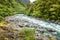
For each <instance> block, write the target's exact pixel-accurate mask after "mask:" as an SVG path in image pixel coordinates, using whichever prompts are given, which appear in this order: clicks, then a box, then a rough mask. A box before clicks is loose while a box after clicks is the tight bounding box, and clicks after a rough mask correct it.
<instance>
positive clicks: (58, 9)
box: [26, 0, 60, 21]
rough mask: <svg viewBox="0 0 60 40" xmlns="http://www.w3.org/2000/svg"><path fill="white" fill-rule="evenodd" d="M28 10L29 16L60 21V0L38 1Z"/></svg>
mask: <svg viewBox="0 0 60 40" xmlns="http://www.w3.org/2000/svg"><path fill="white" fill-rule="evenodd" d="M28 8H29V10H28V12H26V14H27V15H31V16H34V17H39V18H43V19H50V20H58V21H60V0H36V2H34V3H33V4H31V5H30V6H29V7H28ZM28 8H27V9H28Z"/></svg>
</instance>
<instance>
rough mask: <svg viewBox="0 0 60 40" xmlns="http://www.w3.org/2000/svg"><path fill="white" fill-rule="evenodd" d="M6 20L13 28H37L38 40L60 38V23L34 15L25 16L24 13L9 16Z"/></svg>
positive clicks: (55, 39) (58, 39)
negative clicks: (37, 17)
mask: <svg viewBox="0 0 60 40" xmlns="http://www.w3.org/2000/svg"><path fill="white" fill-rule="evenodd" d="M5 21H6V22H8V23H10V24H11V25H12V26H13V28H14V27H17V29H18V30H20V29H19V28H23V27H27V28H32V29H36V31H35V33H36V40H49V39H50V40H60V36H59V35H58V33H60V25H58V24H54V23H48V22H45V21H42V20H38V19H35V18H32V17H28V16H25V15H24V14H17V15H14V16H8V17H6V18H5Z"/></svg>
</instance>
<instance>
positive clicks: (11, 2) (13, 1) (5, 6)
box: [0, 0, 24, 21]
mask: <svg viewBox="0 0 60 40" xmlns="http://www.w3.org/2000/svg"><path fill="white" fill-rule="evenodd" d="M22 11H24V7H23V6H22V5H21V4H20V3H19V2H18V1H17V0H0V21H1V20H2V19H3V18H4V17H6V16H9V15H14V14H16V13H21V12H22Z"/></svg>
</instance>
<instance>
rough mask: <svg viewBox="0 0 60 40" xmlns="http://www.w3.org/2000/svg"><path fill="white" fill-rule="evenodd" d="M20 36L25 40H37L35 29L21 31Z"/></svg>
mask: <svg viewBox="0 0 60 40" xmlns="http://www.w3.org/2000/svg"><path fill="white" fill-rule="evenodd" d="M19 35H22V37H23V38H22V39H23V40H35V30H34V29H29V28H25V29H22V31H20V33H19Z"/></svg>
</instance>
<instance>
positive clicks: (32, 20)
mask: <svg viewBox="0 0 60 40" xmlns="http://www.w3.org/2000/svg"><path fill="white" fill-rule="evenodd" d="M14 18H15V20H16V19H18V20H25V21H27V22H29V23H33V24H38V25H39V26H40V27H46V28H51V29H54V30H56V31H58V32H60V25H58V24H55V23H51V22H46V21H43V20H38V19H36V18H33V17H29V16H26V15H24V14H17V15H14V16H9V17H8V18H6V19H7V20H12V19H13V20H14Z"/></svg>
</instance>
